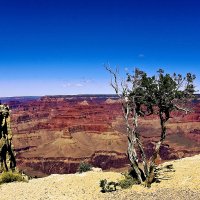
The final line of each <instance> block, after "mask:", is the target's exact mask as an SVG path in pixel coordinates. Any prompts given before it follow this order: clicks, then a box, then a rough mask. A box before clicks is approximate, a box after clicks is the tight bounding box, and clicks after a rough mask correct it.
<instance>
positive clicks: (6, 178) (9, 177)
mask: <svg viewBox="0 0 200 200" xmlns="http://www.w3.org/2000/svg"><path fill="white" fill-rule="evenodd" d="M16 181H17V182H27V180H26V178H25V177H23V175H22V174H20V173H18V172H12V171H8V172H3V173H1V174H0V184H3V183H11V182H16Z"/></svg>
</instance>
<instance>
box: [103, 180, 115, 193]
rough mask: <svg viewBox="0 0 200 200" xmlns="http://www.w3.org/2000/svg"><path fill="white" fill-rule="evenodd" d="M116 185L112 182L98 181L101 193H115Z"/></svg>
mask: <svg viewBox="0 0 200 200" xmlns="http://www.w3.org/2000/svg"><path fill="white" fill-rule="evenodd" d="M118 185H119V183H117V182H114V181H110V182H108V181H107V180H106V179H103V180H100V187H101V192H103V193H106V192H113V191H116V190H117V186H118Z"/></svg>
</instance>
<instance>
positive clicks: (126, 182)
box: [118, 173, 139, 189]
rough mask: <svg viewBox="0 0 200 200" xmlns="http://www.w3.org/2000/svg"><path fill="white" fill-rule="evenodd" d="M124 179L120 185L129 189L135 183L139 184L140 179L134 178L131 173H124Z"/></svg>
mask: <svg viewBox="0 0 200 200" xmlns="http://www.w3.org/2000/svg"><path fill="white" fill-rule="evenodd" d="M123 175H124V179H122V180H120V181H119V182H118V183H119V186H120V187H121V188H122V189H128V188H131V187H132V186H133V185H137V184H139V182H138V180H137V179H136V178H133V177H132V176H131V175H130V174H129V173H123Z"/></svg>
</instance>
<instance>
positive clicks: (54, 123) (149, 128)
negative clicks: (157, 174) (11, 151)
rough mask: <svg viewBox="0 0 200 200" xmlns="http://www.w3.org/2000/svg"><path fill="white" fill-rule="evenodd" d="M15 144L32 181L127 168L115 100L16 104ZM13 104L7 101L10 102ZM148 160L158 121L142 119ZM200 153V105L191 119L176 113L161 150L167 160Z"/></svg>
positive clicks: (65, 99)
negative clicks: (86, 165)
mask: <svg viewBox="0 0 200 200" xmlns="http://www.w3.org/2000/svg"><path fill="white" fill-rule="evenodd" d="M11 100H12V101H10V103H9V104H10V107H11V108H12V114H11V117H12V130H13V136H14V137H13V143H14V147H15V150H16V153H17V164H18V167H19V168H20V169H22V170H24V171H25V172H28V173H29V174H31V175H32V176H35V175H36V176H44V175H45V174H52V173H74V172H75V171H76V169H77V167H78V165H79V163H80V162H82V161H86V162H90V163H92V164H93V165H94V166H97V167H101V168H103V169H109V168H111V167H112V168H113V167H114V168H120V167H124V166H125V165H126V164H127V163H128V160H127V158H126V149H127V139H126V128H125V126H124V120H123V118H122V113H121V105H120V102H119V100H118V99H117V98H116V97H114V96H96V97H95V96H60V97H42V98H35V99H27V100H26V99H23V101H21V100H20V99H17V100H16V99H11ZM7 101H8V100H7ZM139 123H140V124H141V128H140V132H141V135H142V141H143V143H144V144H145V146H146V149H145V150H146V152H147V155H148V156H151V154H152V149H153V147H154V144H155V142H156V141H158V140H159V136H160V125H159V121H158V119H157V118H156V116H150V117H148V118H146V119H140V121H139ZM198 153H200V103H199V102H198V101H197V102H196V103H195V108H194V112H193V113H191V114H189V115H184V114H183V113H174V114H173V118H172V119H170V120H169V123H168V130H167V138H166V141H165V143H164V145H163V146H162V148H161V158H160V159H158V162H162V161H163V160H170V159H177V158H182V157H186V156H191V155H194V154H198Z"/></svg>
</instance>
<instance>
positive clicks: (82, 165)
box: [78, 162, 92, 173]
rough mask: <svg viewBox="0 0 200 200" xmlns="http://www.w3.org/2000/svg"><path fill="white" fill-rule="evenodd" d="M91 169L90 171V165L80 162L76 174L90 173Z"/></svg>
mask: <svg viewBox="0 0 200 200" xmlns="http://www.w3.org/2000/svg"><path fill="white" fill-rule="evenodd" d="M91 169H92V165H90V164H89V163H85V162H82V163H80V165H79V167H78V172H79V173H82V172H87V171H91Z"/></svg>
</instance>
